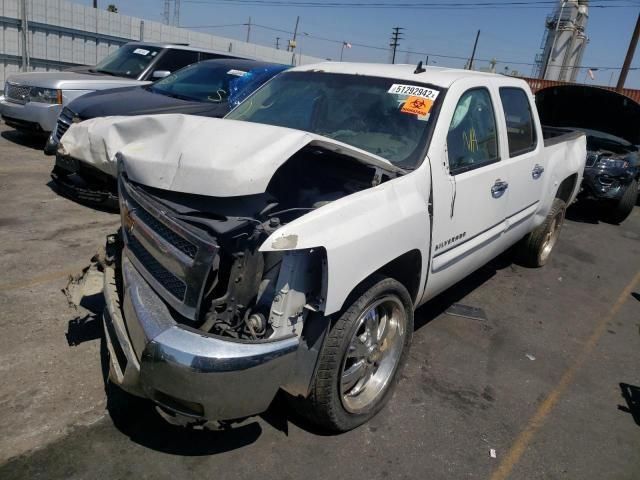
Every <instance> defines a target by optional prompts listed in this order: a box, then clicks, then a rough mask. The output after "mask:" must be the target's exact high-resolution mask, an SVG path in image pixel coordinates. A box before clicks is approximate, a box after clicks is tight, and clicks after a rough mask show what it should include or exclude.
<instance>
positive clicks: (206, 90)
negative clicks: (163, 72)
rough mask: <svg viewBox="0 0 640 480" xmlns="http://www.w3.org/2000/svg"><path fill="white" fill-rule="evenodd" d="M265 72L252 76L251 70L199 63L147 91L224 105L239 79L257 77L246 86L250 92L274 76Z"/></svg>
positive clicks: (155, 84)
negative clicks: (257, 80)
mask: <svg viewBox="0 0 640 480" xmlns="http://www.w3.org/2000/svg"><path fill="white" fill-rule="evenodd" d="M264 70H265V69H260V71H259V72H256V73H257V75H254V74H253V72H254V71H253V70H248V71H247V70H241V69H235V68H229V66H228V65H227V66H225V65H221V64H219V63H208V62H205V63H198V64H195V65H191V66H189V67H186V68H183V69H182V70H179V71H177V72H176V73H174V74H172V75H169V76H168V77H167V78H164V79H162V80H160V81H158V82H156V83H154V84H153V85H151V86H150V87H149V90H151V91H152V92H155V93H161V94H163V95H168V96H172V97H177V98H181V99H183V100H190V101H194V102H211V103H223V102H226V101H227V100H228V99H229V94H230V93H231V92H237V91H238V88H237V87H235V88H234V85H236V84H238V81H239V80H240V79H245V78H246V79H253V78H255V77H258V78H259V79H260V80H261V81H260V82H259V83H258V84H254V83H247V84H246V86H247V88H251V87H252V90H253V89H255V88H257V87H258V86H260V85H261V84H262V83H264V82H265V81H266V80H268V79H269V78H271V76H273V75H275V74H276V73H277V71H273V73H271V72H269V74H265V73H264Z"/></svg>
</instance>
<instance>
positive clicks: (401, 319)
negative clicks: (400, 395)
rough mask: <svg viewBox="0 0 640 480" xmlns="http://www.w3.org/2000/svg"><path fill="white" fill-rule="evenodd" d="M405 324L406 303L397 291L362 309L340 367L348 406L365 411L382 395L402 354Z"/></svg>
mask: <svg viewBox="0 0 640 480" xmlns="http://www.w3.org/2000/svg"><path fill="white" fill-rule="evenodd" d="M406 325H407V314H406V311H405V307H404V305H403V304H402V302H401V301H400V299H399V298H398V297H397V296H395V295H387V296H384V297H381V298H379V299H376V300H374V301H373V302H372V303H370V304H369V305H368V306H367V307H366V308H365V309H364V310H363V313H362V314H361V315H360V317H358V320H357V322H356V327H355V329H354V333H353V335H352V337H351V339H350V341H349V346H348V347H347V351H346V353H345V355H344V359H343V360H342V368H341V369H340V377H339V382H340V383H339V387H340V398H341V400H342V406H343V407H344V408H345V410H347V411H348V412H350V413H362V412H365V411H367V410H369V409H370V408H371V407H372V406H373V405H375V403H376V402H377V401H378V400H379V399H380V398H381V397H382V396H383V394H384V392H385V391H386V390H387V387H388V386H389V384H390V383H391V380H392V378H393V376H394V374H395V371H396V368H397V366H398V363H399V362H400V357H401V356H402V349H403V346H404V339H405V335H406Z"/></svg>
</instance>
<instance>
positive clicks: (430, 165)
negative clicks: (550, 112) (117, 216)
mask: <svg viewBox="0 0 640 480" xmlns="http://www.w3.org/2000/svg"><path fill="white" fill-rule="evenodd" d="M100 121H101V122H105V123H103V124H102V126H103V128H104V129H106V130H110V132H111V133H110V135H111V137H109V136H108V135H107V137H106V138H114V137H113V136H118V135H124V134H125V133H126V135H127V138H128V139H129V140H128V141H127V142H124V143H123V144H122V147H121V148H120V150H119V153H118V154H117V155H116V156H117V161H118V165H119V193H120V209H121V216H122V228H121V230H120V232H119V234H118V235H113V236H111V237H109V239H108V241H107V253H106V256H105V261H104V265H103V266H104V271H105V297H106V308H105V315H104V320H105V321H104V324H105V331H106V338H107V346H108V350H109V352H110V357H111V370H110V379H111V381H112V382H113V383H115V384H117V385H119V386H121V387H122V388H123V389H125V390H126V391H128V392H130V393H133V394H136V395H140V396H143V397H147V398H150V399H151V400H153V402H155V403H156V405H157V406H158V407H159V410H160V411H161V412H163V415H164V416H165V417H166V418H167V419H168V420H170V421H172V422H175V423H179V424H192V423H193V424H201V425H203V424H204V425H209V426H213V425H219V424H220V423H225V422H231V421H234V420H237V419H242V418H246V417H248V416H252V415H255V414H258V413H260V412H262V411H264V410H265V409H266V408H267V407H268V405H269V404H270V403H271V401H272V400H273V399H274V397H275V395H276V393H277V392H278V390H280V389H281V390H284V391H285V392H287V393H288V394H289V397H290V398H291V399H292V400H293V402H292V403H293V404H294V405H297V406H299V407H300V411H301V412H304V414H305V415H307V416H308V417H309V418H310V419H311V420H312V421H314V422H316V423H317V424H319V425H320V426H322V427H324V428H327V429H331V430H336V431H345V430H349V429H351V428H354V427H356V426H358V425H360V424H362V423H363V422H365V421H367V420H368V419H370V418H371V417H372V416H373V415H375V414H376V413H377V412H378V411H380V409H381V408H382V407H383V406H384V404H385V402H386V401H387V400H388V399H389V397H390V396H391V393H392V390H393V387H394V384H395V383H396V382H397V379H398V377H399V370H400V369H401V367H402V364H403V362H404V360H405V359H406V357H407V351H408V349H409V345H410V343H411V337H412V333H413V316H414V310H415V309H416V308H417V307H418V306H420V305H422V304H424V303H425V302H427V301H428V300H429V299H430V298H432V297H434V296H435V295H437V294H438V293H439V292H442V291H443V290H445V289H446V288H448V287H450V286H451V285H453V284H454V283H456V282H457V281H459V280H460V279H462V278H463V277H465V276H466V275H468V274H470V273H471V272H473V271H474V270H476V269H477V268H478V267H480V266H482V265H483V264H485V263H486V262H488V261H489V260H490V259H492V258H493V257H495V256H496V255H498V254H499V253H501V252H503V251H504V250H506V249H508V248H509V247H510V246H512V245H514V244H519V245H518V253H519V257H520V260H521V262H523V263H524V264H527V265H530V266H533V267H537V266H541V265H543V264H544V263H545V262H547V260H548V258H549V254H550V252H551V250H552V248H553V246H554V244H555V243H556V240H557V238H558V234H559V232H560V228H561V226H562V223H563V219H564V212H565V208H566V207H567V205H569V204H570V203H571V202H572V201H573V200H574V197H575V196H576V194H577V192H578V189H579V186H580V182H581V176H582V171H583V170H584V164H585V158H586V148H585V137H584V135H583V134H581V133H577V132H576V133H568V134H565V135H563V136H558V137H555V138H551V139H544V138H543V131H542V128H541V125H540V122H539V119H538V114H537V112H536V109H535V104H534V102H533V97H532V94H531V91H530V90H529V87H528V86H527V84H526V83H525V82H524V81H521V80H518V79H514V78H510V77H505V76H500V75H491V74H483V73H477V72H469V71H463V70H452V69H444V68H427V69H423V68H421V65H419V66H418V68H416V67H415V66H408V65H374V64H343V63H324V64H318V65H313V66H306V67H300V68H295V69H293V70H290V71H288V72H286V73H283V74H281V75H279V76H278V77H276V78H275V79H273V80H272V81H270V82H268V83H267V84H266V85H265V86H263V87H262V88H261V89H259V90H258V91H257V92H255V93H254V94H253V95H252V96H250V97H249V98H248V99H247V100H246V101H245V102H243V103H242V104H241V105H240V106H238V107H237V108H236V109H235V110H233V111H232V112H231V113H230V114H229V115H228V117H227V118H226V119H207V118H199V117H190V116H185V115H162V116H148V117H129V118H116V119H103V120H100ZM79 125H81V124H79ZM72 128H75V127H72Z"/></svg>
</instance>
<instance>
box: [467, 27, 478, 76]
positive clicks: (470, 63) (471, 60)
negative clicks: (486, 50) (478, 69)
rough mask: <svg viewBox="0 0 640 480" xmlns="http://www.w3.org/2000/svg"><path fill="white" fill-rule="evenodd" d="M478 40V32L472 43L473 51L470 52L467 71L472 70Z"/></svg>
mask: <svg viewBox="0 0 640 480" xmlns="http://www.w3.org/2000/svg"><path fill="white" fill-rule="evenodd" d="M479 38H480V30H478V33H476V41H475V42H474V43H473V51H472V52H471V58H470V59H469V70H473V59H474V58H475V57H476V48H477V47H478V39H479Z"/></svg>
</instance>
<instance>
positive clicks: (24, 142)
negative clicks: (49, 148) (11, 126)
mask: <svg viewBox="0 0 640 480" xmlns="http://www.w3.org/2000/svg"><path fill="white" fill-rule="evenodd" d="M0 136H2V138H4V139H5V140H9V141H10V142H11V143H15V144H17V145H21V146H23V147H28V148H31V149H33V150H40V151H42V150H43V149H44V145H45V143H47V136H46V135H45V134H41V133H27V132H21V131H20V130H5V131H3V132H0Z"/></svg>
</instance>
